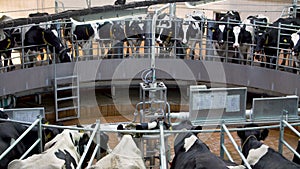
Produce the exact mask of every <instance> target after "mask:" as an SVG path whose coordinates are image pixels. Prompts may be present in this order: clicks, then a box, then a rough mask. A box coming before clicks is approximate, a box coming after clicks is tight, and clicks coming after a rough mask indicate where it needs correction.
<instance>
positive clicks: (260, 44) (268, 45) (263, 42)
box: [254, 18, 300, 68]
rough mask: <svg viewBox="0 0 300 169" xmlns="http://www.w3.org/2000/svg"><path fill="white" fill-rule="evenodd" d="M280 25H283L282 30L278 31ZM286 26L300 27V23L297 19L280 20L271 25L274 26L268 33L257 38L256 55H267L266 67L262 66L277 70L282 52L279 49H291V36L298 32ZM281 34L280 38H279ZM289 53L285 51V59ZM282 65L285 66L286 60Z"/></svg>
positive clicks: (263, 33) (262, 33)
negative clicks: (277, 63)
mask: <svg viewBox="0 0 300 169" xmlns="http://www.w3.org/2000/svg"><path fill="white" fill-rule="evenodd" d="M279 24H282V26H281V29H280V30H279V28H278V29H277V27H279ZM286 25H293V26H300V21H299V19H296V18H279V19H278V20H276V21H275V22H273V23H272V24H271V25H270V26H272V27H271V28H268V29H267V30H266V31H264V32H261V33H259V34H258V35H256V36H255V44H256V46H255V50H254V51H255V53H256V54H255V55H259V56H261V55H262V54H265V55H266V58H265V59H266V65H265V64H262V66H266V67H267V68H276V62H277V57H278V56H279V52H280V49H277V47H278V46H279V48H281V49H289V47H290V43H289V42H290V41H291V34H292V33H294V32H296V30H295V31H293V30H292V28H291V27H290V26H286ZM284 28H286V29H284ZM279 33H280V37H278V35H279ZM278 39H279V41H278ZM278 43H279V44H278ZM287 53H288V51H287V50H284V58H286V55H287ZM282 64H283V65H284V64H285V60H284V61H283V63H282Z"/></svg>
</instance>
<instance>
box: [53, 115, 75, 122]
mask: <svg viewBox="0 0 300 169" xmlns="http://www.w3.org/2000/svg"><path fill="white" fill-rule="evenodd" d="M75 118H78V116H68V117H63V118H58V119H57V120H58V121H63V120H72V119H75Z"/></svg>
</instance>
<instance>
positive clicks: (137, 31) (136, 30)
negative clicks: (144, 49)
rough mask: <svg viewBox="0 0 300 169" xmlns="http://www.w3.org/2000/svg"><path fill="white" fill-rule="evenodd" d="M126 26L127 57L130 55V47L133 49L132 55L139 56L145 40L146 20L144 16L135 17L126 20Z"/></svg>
mask: <svg viewBox="0 0 300 169" xmlns="http://www.w3.org/2000/svg"><path fill="white" fill-rule="evenodd" d="M124 26H125V30H124V32H125V36H126V44H127V51H126V57H129V54H130V51H129V49H131V52H132V57H139V51H140V47H141V44H142V42H143V41H144V40H145V33H146V32H145V21H144V20H143V18H142V17H134V18H131V19H130V20H125V25H124Z"/></svg>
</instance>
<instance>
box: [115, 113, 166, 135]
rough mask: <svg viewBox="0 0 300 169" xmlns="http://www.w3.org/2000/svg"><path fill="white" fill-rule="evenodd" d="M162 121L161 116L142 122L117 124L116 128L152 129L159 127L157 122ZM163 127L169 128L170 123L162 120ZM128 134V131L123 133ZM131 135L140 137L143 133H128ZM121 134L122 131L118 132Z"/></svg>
mask: <svg viewBox="0 0 300 169" xmlns="http://www.w3.org/2000/svg"><path fill="white" fill-rule="evenodd" d="M160 121H162V119H161V118H157V119H153V120H150V121H149V122H143V123H129V124H119V125H118V127H117V130H154V129H159V122H160ZM163 127H164V129H165V130H168V129H170V127H171V125H170V124H168V123H167V122H165V121H163ZM125 134H128V133H125ZM130 134H131V135H132V136H133V137H136V138H140V137H142V136H143V133H130ZM120 135H121V136H123V135H124V133H122V132H121V133H120Z"/></svg>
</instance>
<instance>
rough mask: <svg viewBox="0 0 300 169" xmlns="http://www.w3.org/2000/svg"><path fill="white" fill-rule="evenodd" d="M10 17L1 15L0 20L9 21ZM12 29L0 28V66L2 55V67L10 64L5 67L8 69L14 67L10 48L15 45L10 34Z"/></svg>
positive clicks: (0, 64)
mask: <svg viewBox="0 0 300 169" xmlns="http://www.w3.org/2000/svg"><path fill="white" fill-rule="evenodd" d="M11 19H12V18H11V17H9V16H6V15H3V16H2V17H1V18H0V22H4V21H9V20H11ZM13 30H14V29H5V30H4V29H0V67H1V66H2V56H3V58H4V61H3V62H4V67H5V68H7V66H9V65H10V67H8V68H7V70H8V71H10V70H13V69H15V67H14V66H13V62H12V59H11V53H12V48H13V47H14V46H15V41H14V38H13V36H12V32H13Z"/></svg>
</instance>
